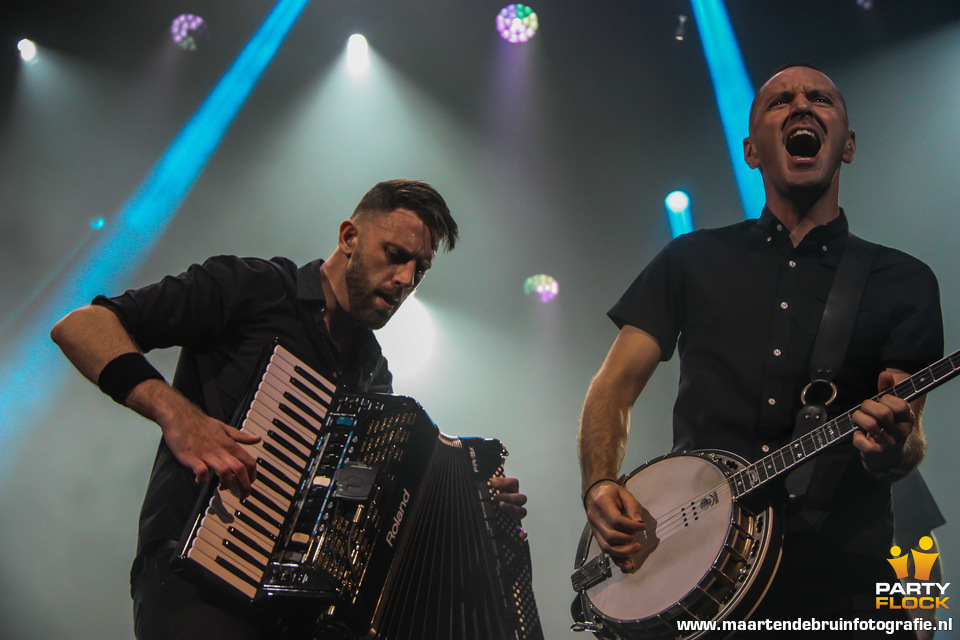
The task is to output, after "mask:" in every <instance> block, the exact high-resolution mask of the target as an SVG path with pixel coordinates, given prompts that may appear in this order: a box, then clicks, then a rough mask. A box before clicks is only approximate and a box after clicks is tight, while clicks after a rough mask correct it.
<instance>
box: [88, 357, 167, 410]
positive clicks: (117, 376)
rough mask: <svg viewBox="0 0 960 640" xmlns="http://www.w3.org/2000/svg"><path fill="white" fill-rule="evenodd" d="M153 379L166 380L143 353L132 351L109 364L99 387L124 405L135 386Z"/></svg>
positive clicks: (101, 375) (100, 379) (98, 384)
mask: <svg viewBox="0 0 960 640" xmlns="http://www.w3.org/2000/svg"><path fill="white" fill-rule="evenodd" d="M152 378H156V379H157V380H163V379H164V378H163V376H162V375H161V374H160V372H159V371H157V370H156V369H154V368H153V365H151V364H150V363H149V362H147V359H146V358H144V357H143V354H142V353H137V352H136V351H131V352H130V353H122V354H120V355H119V356H117V357H116V358H114V359H113V360H111V361H110V362H108V363H107V366H105V367H104V368H103V370H102V371H101V372H100V377H99V378H97V386H98V387H100V391H103V392H104V393H105V394H107V395H108V396H110V397H111V398H113V400H114V401H115V402H118V403H120V404H123V403H124V402H126V400H127V396H128V395H130V392H131V391H133V388H134V387H135V386H137V385H138V384H140V383H141V382H143V381H144V380H150V379H152Z"/></svg>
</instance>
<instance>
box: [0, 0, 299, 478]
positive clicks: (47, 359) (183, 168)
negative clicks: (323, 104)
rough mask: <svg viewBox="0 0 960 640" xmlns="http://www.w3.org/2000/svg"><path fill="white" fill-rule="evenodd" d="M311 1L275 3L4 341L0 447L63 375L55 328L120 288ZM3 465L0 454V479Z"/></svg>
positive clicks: (0, 372) (64, 367)
mask: <svg viewBox="0 0 960 640" xmlns="http://www.w3.org/2000/svg"><path fill="white" fill-rule="evenodd" d="M306 4H307V0H279V1H278V2H277V3H276V5H274V7H273V9H272V10H271V12H270V14H269V15H268V16H267V17H266V19H265V20H264V22H263V24H261V25H260V28H259V29H258V30H257V32H256V33H255V34H254V35H253V37H252V38H251V39H250V41H249V42H248V43H247V45H246V47H244V49H243V51H241V52H240V55H239V56H238V57H237V59H236V60H235V61H234V63H233V64H232V65H231V66H230V68H229V69H228V70H227V72H226V73H225V74H224V75H223V77H222V78H221V79H220V82H218V83H217V85H216V86H215V87H214V89H213V90H212V91H211V92H210V94H209V95H208V96H207V99H206V100H205V101H204V102H203V104H202V105H201V106H200V108H199V109H198V110H197V111H196V113H194V115H193V117H192V118H191V119H190V121H189V122H187V124H186V125H185V126H184V127H183V129H182V130H181V131H180V133H179V134H178V135H177V137H176V138H175V139H174V140H173V142H172V143H171V144H170V146H169V147H168V148H167V150H166V152H165V153H164V154H163V156H162V157H161V158H160V160H159V161H158V162H157V164H156V166H155V167H154V168H153V170H152V171H151V173H150V174H149V175H148V176H147V177H146V178H145V179H144V181H143V182H142V183H141V185H140V186H139V187H138V188H137V189H136V191H135V192H134V194H133V196H131V198H130V199H129V200H128V201H127V202H126V204H125V205H124V206H123V207H122V208H121V209H120V211H119V212H118V213H117V214H116V216H115V217H114V218H113V219H112V220H111V223H110V225H109V226H108V227H107V228H106V232H105V233H104V234H103V235H100V236H99V242H96V243H94V244H93V246H92V247H91V248H90V249H89V250H88V251H87V252H86V254H85V255H84V256H83V257H81V258H80V259H79V262H78V265H77V266H76V267H75V268H74V269H73V271H72V272H71V273H69V274H67V275H66V276H65V277H64V278H63V279H62V280H61V282H60V283H59V286H58V287H51V290H50V292H49V295H47V296H46V301H45V303H44V304H42V306H41V307H40V308H39V310H38V311H37V312H36V314H35V318H36V320H35V321H34V322H33V323H32V325H31V327H30V328H28V329H26V330H25V331H24V332H23V335H22V336H20V337H19V339H17V340H15V341H12V342H10V343H8V344H7V349H6V350H5V351H6V353H5V356H4V357H3V359H2V360H0V449H2V448H3V445H5V444H6V440H7V438H8V437H10V436H12V435H16V433H17V432H19V430H20V429H21V428H22V427H23V426H25V424H26V423H27V421H28V420H29V419H30V418H31V417H32V416H34V415H35V413H36V412H37V411H38V410H40V409H41V408H42V406H43V405H44V403H45V402H46V401H47V400H48V398H49V397H50V396H51V395H52V394H53V393H55V392H56V390H57V389H58V387H59V386H60V384H61V383H62V382H63V381H64V380H65V379H66V374H67V372H68V370H69V369H68V364H67V362H66V360H65V359H64V358H63V357H62V356H60V355H59V353H58V351H57V349H56V347H55V345H54V344H53V343H52V342H51V341H50V339H49V336H48V333H49V331H50V328H51V327H52V326H53V324H54V323H55V322H56V321H57V320H59V319H60V318H61V317H63V316H64V315H66V314H67V313H68V312H70V311H71V310H72V309H75V308H77V307H79V306H82V305H84V304H86V303H88V302H89V301H90V300H91V299H92V298H93V297H94V296H95V295H97V294H99V293H116V292H119V291H121V290H122V289H123V288H124V287H125V286H127V285H128V283H129V281H130V279H131V277H132V276H133V274H134V272H135V271H136V269H137V268H138V267H139V266H140V264H141V263H142V262H143V261H144V260H145V259H146V257H147V256H148V255H149V253H150V250H151V249H152V248H153V245H154V244H155V242H156V241H157V240H158V239H159V238H160V236H161V234H162V233H163V230H164V229H165V228H166V226H167V224H168V223H169V221H170V220H171V219H172V218H173V215H174V213H175V212H176V210H177V208H178V207H179V205H180V203H181V202H182V201H183V199H184V197H186V195H187V193H188V192H189V190H190V188H191V187H192V186H193V183H194V182H195V181H196V179H197V177H198V176H199V175H200V172H201V171H202V170H203V168H204V166H205V165H206V163H207V161H208V160H209V159H210V156H211V155H212V154H213V151H214V150H215V149H216V147H217V145H218V144H219V142H220V140H221V138H222V137H223V135H224V133H225V132H226V130H227V128H228V127H229V126H230V124H231V123H232V122H233V119H234V117H235V116H236V115H237V113H238V112H239V110H240V107H241V106H242V105H243V103H244V102H245V101H246V99H247V97H248V96H249V95H250V92H251V91H252V90H253V87H254V85H255V84H256V82H257V80H259V79H260V76H261V75H262V74H263V71H264V70H265V69H266V68H267V65H268V64H269V63H270V61H271V60H272V59H273V56H274V54H275V53H276V52H277V50H278V49H279V48H280V45H281V44H282V43H283V40H284V38H285V37H286V35H287V33H288V32H289V31H290V28H291V27H292V26H293V24H294V22H296V19H297V18H298V17H299V16H300V13H301V12H302V11H303V8H304V7H305V6H306ZM98 235H99V234H98ZM5 466H6V465H5V459H4V457H3V456H0V476H2V472H3V467H5Z"/></svg>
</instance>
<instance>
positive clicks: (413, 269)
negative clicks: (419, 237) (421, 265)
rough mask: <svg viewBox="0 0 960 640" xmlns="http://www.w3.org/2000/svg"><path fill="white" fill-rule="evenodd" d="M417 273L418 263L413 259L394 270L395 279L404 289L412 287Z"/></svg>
mask: <svg viewBox="0 0 960 640" xmlns="http://www.w3.org/2000/svg"><path fill="white" fill-rule="evenodd" d="M416 273H417V265H416V263H415V262H413V261H412V260H411V261H410V262H407V263H404V264H401V265H398V266H397V269H396V270H395V271H394V272H393V280H394V282H395V283H396V284H397V285H398V286H400V287H403V288H404V289H412V288H413V285H414V277H415V276H416Z"/></svg>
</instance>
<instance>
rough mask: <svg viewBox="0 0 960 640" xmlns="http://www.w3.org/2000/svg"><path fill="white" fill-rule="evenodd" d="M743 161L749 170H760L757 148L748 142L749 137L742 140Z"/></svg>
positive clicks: (751, 142)
mask: <svg viewBox="0 0 960 640" xmlns="http://www.w3.org/2000/svg"><path fill="white" fill-rule="evenodd" d="M743 160H744V162H746V163H747V166H748V167H750V168H751V169H759V168H760V157H759V156H758V155H757V148H756V147H755V146H754V145H753V141H752V140H750V136H747V137H746V138H744V139H743Z"/></svg>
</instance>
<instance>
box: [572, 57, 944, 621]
mask: <svg viewBox="0 0 960 640" xmlns="http://www.w3.org/2000/svg"><path fill="white" fill-rule="evenodd" d="M743 148H744V159H745V160H746V162H747V164H748V165H749V166H750V167H752V168H755V169H759V170H760V172H761V174H762V177H763V184H764V190H765V195H766V207H765V208H764V210H763V213H762V215H761V216H760V218H759V219H758V220H748V221H746V222H742V223H740V224H735V225H732V226H729V227H725V228H721V229H714V230H705V231H696V232H693V233H690V234H687V235H685V236H681V237H680V238H678V239H676V240H674V241H673V242H671V243H670V244H669V245H667V247H666V248H665V249H664V250H663V251H662V252H661V253H660V254H659V255H658V256H657V257H656V258H654V260H653V261H652V262H651V263H650V264H649V265H648V266H647V267H646V269H644V271H643V272H642V273H641V274H640V276H639V277H638V278H637V279H636V281H635V282H634V283H633V284H632V285H631V287H630V288H629V289H628V290H627V292H626V293H625V294H624V296H623V297H622V298H621V300H620V301H619V302H618V303H617V304H616V305H615V306H614V307H613V309H612V310H611V311H610V312H609V316H610V317H611V319H612V320H613V321H614V322H615V323H616V324H617V325H618V326H619V327H620V332H619V334H618V336H617V338H616V340H615V342H614V344H613V346H612V347H611V349H610V352H609V353H608V355H607V357H606V360H605V361H604V363H603V366H602V367H601V368H600V371H599V372H598V373H597V375H596V377H595V378H594V379H593V382H592V383H591V385H590V388H589V391H588V393H587V396H586V400H585V403H584V407H583V415H582V418H581V424H580V433H579V447H580V464H581V472H582V491H583V502H584V506H585V507H586V510H587V516H588V520H589V525H590V527H591V528H592V530H593V532H594V535H595V537H596V541H597V544H599V547H600V548H601V549H602V550H603V551H604V552H605V553H608V554H609V555H610V556H611V557H612V558H613V559H614V561H615V562H616V563H617V565H618V566H619V567H620V569H621V570H622V571H623V572H624V574H627V575H629V574H630V573H631V572H635V571H637V569H638V563H640V562H642V561H643V557H644V555H643V552H644V551H647V552H648V553H649V552H650V548H647V549H644V546H643V545H644V544H648V545H649V542H646V541H645V539H644V531H645V529H646V528H647V527H648V525H650V523H649V522H646V523H645V522H644V517H643V515H642V513H643V512H642V507H643V505H641V504H640V503H639V502H638V501H637V499H636V498H635V497H634V495H633V494H631V492H630V491H628V490H627V489H626V488H624V487H623V486H621V485H620V484H618V482H617V481H616V478H617V476H618V474H619V471H620V464H621V461H622V459H623V455H624V450H625V447H626V442H627V433H628V428H629V419H630V411H631V409H632V407H633V405H634V403H635V401H636V400H637V398H638V396H639V395H640V393H641V391H642V390H643V388H644V386H645V385H646V383H647V381H648V380H649V379H650V376H651V375H652V374H653V372H654V369H655V368H656V366H657V364H658V362H660V361H661V360H664V361H665V360H668V359H669V358H670V357H671V356H672V354H673V350H674V348H675V347H676V346H677V345H678V343H679V354H680V384H679V391H678V396H677V400H676V404H675V408H674V424H673V440H674V451H675V452H680V451H694V450H704V449H712V450H723V451H728V452H731V453H733V454H735V455H736V456H739V457H742V458H743V459H745V460H747V461H750V462H753V461H756V460H758V459H760V458H762V457H763V456H765V455H766V454H767V453H769V452H770V451H774V450H776V449H778V448H779V447H782V446H784V445H785V444H786V443H788V442H790V441H791V440H793V439H794V438H795V437H796V436H795V435H794V433H795V418H796V414H797V413H798V411H799V410H800V409H801V406H802V404H803V403H802V402H801V399H800V396H801V391H802V390H803V389H804V387H805V386H806V385H807V384H808V383H810V382H811V375H810V371H809V370H808V366H809V364H810V360H811V353H812V352H813V350H814V344H815V340H816V338H817V335H818V328H820V326H821V316H822V315H823V310H824V307H825V301H826V300H827V298H828V294H829V293H830V291H831V285H832V283H833V278H834V274H835V273H836V271H837V267H838V265H839V264H840V259H841V256H842V254H843V252H844V248H845V246H846V245H847V244H848V239H849V238H850V237H851V236H850V234H849V232H848V227H847V218H846V216H845V214H844V212H843V210H842V209H840V206H839V184H840V168H841V166H842V165H843V164H845V163H847V164H849V163H850V162H852V161H853V158H854V154H855V151H856V135H855V133H854V131H853V130H851V129H850V127H849V121H848V117H847V110H846V103H845V101H844V99H843V97H842V95H841V94H840V92H839V90H838V89H837V88H836V87H835V86H834V84H833V82H832V81H831V80H830V79H829V78H828V77H827V76H825V75H824V74H823V73H821V72H819V71H818V70H816V69H814V68H812V67H809V66H806V65H791V66H787V67H785V68H783V69H782V70H781V71H779V72H778V73H776V74H775V75H774V76H773V77H771V78H770V79H769V80H768V81H767V82H766V83H765V84H764V85H763V86H762V87H761V89H760V90H759V92H758V93H757V95H756V97H755V98H754V103H753V105H752V107H751V113H750V120H749V135H748V137H747V138H746V139H744V141H743ZM864 273H865V274H866V275H865V285H863V286H862V298H861V299H860V304H859V307H854V308H855V309H857V311H856V317H855V322H854V323H853V330H852V332H851V337H850V338H849V341H848V343H847V349H846V358H845V359H844V361H843V363H842V366H840V367H839V371H838V373H837V374H836V376H835V377H834V378H833V380H832V382H833V384H834V385H835V388H836V391H837V394H836V398H835V400H833V402H831V403H830V405H829V409H828V411H829V414H830V416H831V417H832V416H835V415H837V414H838V413H841V412H843V411H847V410H849V409H852V408H853V407H856V405H857V404H858V403H860V402H863V405H862V407H861V408H860V409H859V410H857V411H856V412H854V413H853V414H852V419H853V423H855V425H856V427H857V430H856V432H855V433H854V435H853V438H852V441H851V440H846V441H844V442H843V443H841V444H838V445H836V446H833V447H832V448H831V449H829V450H828V451H827V452H825V453H824V454H822V455H821V456H819V457H818V458H816V459H815V460H811V461H810V463H816V464H815V465H814V466H812V467H811V469H812V471H811V472H810V474H811V477H810V478H809V479H808V480H807V481H806V483H805V484H803V483H801V485H800V486H801V487H803V490H802V491H800V492H794V491H793V490H792V489H791V488H790V486H791V485H790V481H789V480H788V482H787V483H786V488H784V486H783V485H782V484H781V486H780V489H779V491H777V492H776V493H777V495H779V496H782V501H781V502H780V503H779V506H780V507H781V509H780V510H781V511H782V512H783V513H784V516H785V518H784V520H783V531H784V541H783V552H782V557H781V560H780V564H779V568H778V569H777V571H776V575H775V578H774V579H773V582H772V584H771V585H770V588H769V590H768V591H767V593H766V595H765V596H764V597H763V599H762V602H761V604H760V605H759V608H757V609H756V610H755V611H753V612H752V616H751V617H752V618H753V619H758V618H766V619H772V620H796V619H798V618H805V619H810V618H820V619H853V618H857V617H859V618H860V619H881V618H884V616H893V617H894V618H897V619H899V618H898V617H899V616H900V614H903V618H902V619H904V620H905V619H906V614H905V613H904V612H902V611H892V612H891V611H889V610H888V611H886V612H884V611H882V610H878V609H877V608H876V605H875V586H876V583H878V582H888V583H890V582H894V581H895V577H894V574H893V572H892V568H891V567H890V565H889V564H888V563H887V557H888V554H889V551H890V545H891V539H892V515H891V512H890V483H891V482H892V481H893V480H895V479H897V478H899V477H902V476H903V475H905V474H906V473H909V472H910V471H911V470H912V469H913V468H914V467H916V466H917V464H918V463H919V462H920V461H921V460H922V458H923V456H924V450H925V439H924V434H923V431H922V429H921V425H920V413H921V409H922V406H923V399H922V398H919V399H916V400H913V401H912V402H910V403H908V402H906V401H904V400H902V399H900V398H898V397H895V396H893V395H885V396H883V397H882V398H881V399H880V400H879V401H873V400H864V399H865V398H869V397H871V396H874V395H875V394H876V393H877V390H878V388H879V390H880V391H881V392H882V391H884V390H886V389H889V388H890V387H891V386H892V385H894V384H895V383H896V382H899V381H901V380H903V379H905V378H907V377H908V375H909V374H911V373H914V372H916V371H918V370H920V369H922V368H923V367H925V366H927V365H928V364H930V363H931V362H933V361H934V360H936V359H937V358H939V357H940V356H941V354H942V350H943V329H942V321H941V315H940V304H939V293H938V285H937V281H936V278H935V276H934V274H933V273H932V271H931V270H930V269H929V268H928V267H927V266H926V265H925V264H923V263H922V262H920V261H919V260H917V259H915V258H912V257H911V256H908V255H907V254H905V253H903V252H900V251H897V250H894V249H890V248H886V247H877V249H876V253H875V254H874V255H873V258H872V263H870V265H869V271H867V270H864ZM810 463H807V464H810ZM801 468H802V467H801ZM650 526H653V525H650ZM654 553H655V551H654ZM653 588H656V585H653ZM751 608H752V607H751ZM747 613H750V612H749V611H748V612H747ZM891 619H892V618H891ZM900 632H902V633H904V634H905V635H900V636H898V635H893V636H886V637H907V638H910V637H913V632H912V631H904V630H903V629H900ZM864 633H866V632H864ZM871 634H872V635H876V632H875V631H874V632H871V633H866V635H867V637H871ZM845 637H859V636H857V635H856V634H854V635H852V636H845Z"/></svg>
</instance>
